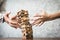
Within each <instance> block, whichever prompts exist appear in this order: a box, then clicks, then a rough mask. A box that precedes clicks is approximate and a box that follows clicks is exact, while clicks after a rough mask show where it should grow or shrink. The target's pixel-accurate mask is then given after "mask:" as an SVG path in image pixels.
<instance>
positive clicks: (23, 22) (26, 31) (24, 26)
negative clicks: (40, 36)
mask: <svg viewBox="0 0 60 40" xmlns="http://www.w3.org/2000/svg"><path fill="white" fill-rule="evenodd" d="M17 21H18V23H19V25H20V28H21V30H22V34H23V37H22V39H23V40H33V30H32V25H31V24H30V22H29V17H28V11H25V10H21V11H19V12H18V13H17Z"/></svg>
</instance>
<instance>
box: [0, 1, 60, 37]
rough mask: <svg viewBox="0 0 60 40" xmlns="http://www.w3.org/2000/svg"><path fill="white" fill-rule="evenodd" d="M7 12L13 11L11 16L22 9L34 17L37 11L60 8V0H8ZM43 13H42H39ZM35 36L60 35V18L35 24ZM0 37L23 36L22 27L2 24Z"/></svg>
mask: <svg viewBox="0 0 60 40" xmlns="http://www.w3.org/2000/svg"><path fill="white" fill-rule="evenodd" d="M5 9H6V12H8V11H11V14H10V17H12V16H13V15H16V13H17V12H18V11H19V10H21V9H26V10H28V12H29V17H30V18H32V17H33V16H34V15H35V14H36V13H39V12H41V9H44V10H45V11H47V12H48V13H53V12H56V11H58V10H60V0H7V1H6V6H5ZM39 14H41V13H39ZM33 36H34V38H45V37H46V38H47V37H51V38H55V37H60V19H56V20H53V21H48V22H45V23H44V24H43V25H42V26H40V27H39V26H37V27H36V26H33ZM0 37H3V38H4V37H22V32H21V29H19V28H18V29H15V28H13V27H10V26H9V25H8V24H7V23H3V24H1V25H0Z"/></svg>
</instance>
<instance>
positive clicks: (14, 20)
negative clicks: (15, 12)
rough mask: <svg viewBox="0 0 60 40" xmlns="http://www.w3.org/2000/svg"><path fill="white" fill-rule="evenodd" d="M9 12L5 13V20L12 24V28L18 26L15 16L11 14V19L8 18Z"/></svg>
mask: <svg viewBox="0 0 60 40" xmlns="http://www.w3.org/2000/svg"><path fill="white" fill-rule="evenodd" d="M9 14H10V13H6V14H5V15H4V20H5V22H7V23H8V24H9V25H10V26H12V27H14V28H18V27H19V24H18V23H17V20H16V16H13V17H12V18H11V19H9Z"/></svg>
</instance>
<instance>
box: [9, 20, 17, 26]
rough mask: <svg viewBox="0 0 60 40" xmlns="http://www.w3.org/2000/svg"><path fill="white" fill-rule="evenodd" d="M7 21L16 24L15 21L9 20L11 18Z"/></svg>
mask: <svg viewBox="0 0 60 40" xmlns="http://www.w3.org/2000/svg"><path fill="white" fill-rule="evenodd" d="M8 22H9V23H11V24H14V25H16V24H18V23H17V22H15V21H11V20H9V21H8Z"/></svg>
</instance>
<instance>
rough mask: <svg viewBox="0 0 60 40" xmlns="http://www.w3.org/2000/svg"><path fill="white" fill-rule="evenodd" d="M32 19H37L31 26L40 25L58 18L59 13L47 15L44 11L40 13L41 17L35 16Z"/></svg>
mask: <svg viewBox="0 0 60 40" xmlns="http://www.w3.org/2000/svg"><path fill="white" fill-rule="evenodd" d="M34 17H37V19H35V20H34V22H33V23H32V24H33V25H36V24H37V25H42V24H43V23H44V22H46V21H51V20H54V19H57V18H60V11H57V12H55V13H52V14H48V13H46V12H45V11H42V15H41V14H40V15H39V14H36V15H35V16H34Z"/></svg>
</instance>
